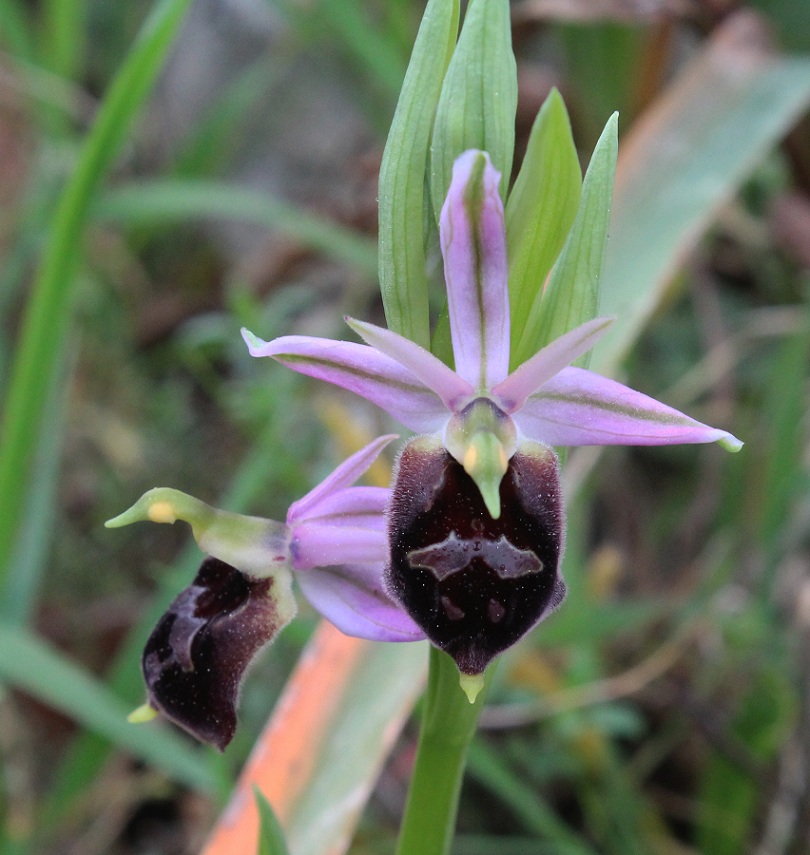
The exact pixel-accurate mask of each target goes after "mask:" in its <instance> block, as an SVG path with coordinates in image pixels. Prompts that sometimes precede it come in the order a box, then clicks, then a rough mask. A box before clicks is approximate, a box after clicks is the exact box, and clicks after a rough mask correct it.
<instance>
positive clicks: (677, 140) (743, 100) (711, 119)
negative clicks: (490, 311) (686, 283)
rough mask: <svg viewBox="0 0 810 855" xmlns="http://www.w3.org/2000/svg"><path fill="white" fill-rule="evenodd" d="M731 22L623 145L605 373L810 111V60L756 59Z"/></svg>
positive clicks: (605, 279)
mask: <svg viewBox="0 0 810 855" xmlns="http://www.w3.org/2000/svg"><path fill="white" fill-rule="evenodd" d="M734 21H736V19H730V23H729V25H727V27H726V28H725V29H724V30H723V31H722V36H723V37H722V38H719V37H718V38H716V39H714V41H713V43H712V44H710V46H709V47H708V48H706V49H705V50H704V51H703V53H702V54H701V55H700V56H699V57H698V58H697V59H695V60H694V61H693V63H692V66H691V67H690V68H688V69H687V70H686V71H685V72H684V73H683V74H682V76H681V78H680V80H679V81H678V82H676V83H675V84H674V85H673V87H672V88H671V89H670V91H669V92H668V93H667V96H666V98H665V99H662V100H661V103H660V105H659V108H658V109H656V110H654V111H650V112H649V113H648V114H646V115H645V116H642V117H641V118H640V119H639V120H638V122H637V124H636V125H634V126H633V128H631V130H630V133H629V134H628V136H627V137H626V138H625V139H624V140H623V144H622V156H621V159H620V163H619V173H618V175H619V180H618V182H617V188H616V199H615V202H614V206H613V225H612V227H611V236H610V243H609V245H608V251H607V255H606V258H605V269H604V273H603V276H602V289H601V309H600V310H601V311H602V312H604V313H605V314H611V315H614V314H615V315H616V316H617V321H616V323H615V324H614V326H613V329H612V330H611V332H610V334H609V335H607V336H606V337H605V338H604V339H603V340H602V341H600V342H599V343H598V344H597V346H596V347H595V348H594V351H593V358H592V362H591V367H592V368H593V369H594V370H598V371H599V372H600V373H603V374H611V373H613V372H615V370H616V368H617V367H618V365H619V363H620V362H621V360H622V359H623V358H624V356H625V355H626V354H627V352H628V351H629V349H630V348H631V347H632V345H633V343H634V342H635V340H636V338H637V337H638V335H639V333H640V331H641V330H642V329H643V327H644V325H645V324H646V323H647V321H648V320H649V318H650V316H651V315H652V314H653V312H654V311H655V309H656V307H657V306H658V304H659V303H660V300H661V298H662V296H663V293H664V291H665V289H666V287H667V285H668V284H669V282H670V281H671V279H672V276H673V274H674V273H675V271H676V270H677V268H678V264H679V263H680V261H681V259H682V258H683V256H684V254H685V253H686V252H688V251H689V249H690V248H691V247H692V246H694V244H695V242H696V240H697V239H698V237H699V236H700V235H701V234H702V232H703V231H704V230H705V228H706V227H707V225H708V224H709V223H710V221H711V218H712V216H713V215H714V213H715V212H716V211H717V209H718V208H719V207H720V206H721V205H722V204H723V203H724V202H726V200H727V199H728V198H729V197H730V196H731V195H732V194H733V193H734V192H735V190H736V189H737V188H738V187H739V186H740V184H741V183H742V181H743V180H744V179H745V178H746V177H747V176H748V175H750V173H751V171H752V169H753V168H754V166H755V165H756V164H757V163H758V162H759V161H760V160H761V159H762V158H763V157H764V156H765V154H766V153H767V151H768V150H769V149H770V148H771V147H772V146H773V145H774V144H775V143H776V142H777V141H778V140H779V139H781V137H782V136H783V135H784V134H785V133H786V131H787V130H788V129H789V128H790V127H791V125H792V124H793V123H794V122H795V121H796V119H797V118H798V117H799V116H800V115H801V114H802V112H803V111H804V110H806V109H807V105H808V103H810V60H808V59H806V58H802V59H798V58H788V59H785V58H779V59H777V58H774V57H771V56H767V55H766V56H760V55H758V52H757V51H756V50H754V49H752V47H751V46H752V44H756V43H757V41H756V40H755V39H752V38H751V35H750V30H749V29H748V28H747V27H746V26H745V22H743V21H740V22H739V24H740V32H739V33H736V32H733V31H730V30H731V26H732V24H733V23H734ZM749 23H750V21H749ZM729 68H736V69H738V70H739V71H738V73H735V74H729V73H728V69H729Z"/></svg>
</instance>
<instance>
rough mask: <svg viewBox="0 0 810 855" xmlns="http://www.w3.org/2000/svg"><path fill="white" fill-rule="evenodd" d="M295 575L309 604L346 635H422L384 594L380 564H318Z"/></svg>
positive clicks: (397, 638) (382, 637)
mask: <svg viewBox="0 0 810 855" xmlns="http://www.w3.org/2000/svg"><path fill="white" fill-rule="evenodd" d="M296 578H297V580H298V583H299V585H300V587H301V591H302V593H303V594H304V596H305V597H306V598H307V599H308V600H309V601H310V603H312V605H313V606H314V607H315V608H316V609H317V610H318V611H319V612H320V613H321V614H322V615H323V616H324V617H325V618H327V619H328V620H329V621H331V622H332V623H333V624H334V625H335V626H336V627H337V628H338V629H339V630H340V631H341V632H343V633H345V634H346V635H353V636H357V637H359V638H369V639H371V640H373V641H419V640H420V639H423V638H424V637H425V634H424V633H423V632H422V630H421V629H419V627H418V626H417V625H416V624H415V623H414V622H413V621H412V620H411V618H410V617H409V616H408V615H407V614H406V613H405V611H403V610H402V608H400V606H399V605H398V604H396V603H394V601H393V600H391V599H390V597H389V596H388V595H387V594H386V592H385V590H384V588H383V585H382V564H377V565H371V566H369V565H354V566H352V565H348V566H347V565H343V566H337V567H318V568H313V569H312V570H308V571H307V572H306V573H299V574H298V576H297V577H296Z"/></svg>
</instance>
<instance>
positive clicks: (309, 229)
mask: <svg viewBox="0 0 810 855" xmlns="http://www.w3.org/2000/svg"><path fill="white" fill-rule="evenodd" d="M93 213H94V215H95V216H96V217H97V218H99V219H102V220H113V221H115V222H119V223H123V224H125V225H128V226H139V225H140V226H143V225H148V226H156V225H164V224H166V223H173V222H178V221H180V222H182V221H185V220H190V219H211V218H217V217H219V218H229V219H235V220H243V221H246V222H251V223H257V224H258V225H262V226H264V227H265V228H268V229H277V230H279V231H281V232H284V233H285V234H288V235H290V236H291V237H294V238H295V239H296V240H299V241H301V243H302V244H305V245H306V246H309V247H312V249H316V250H318V251H320V252H325V253H328V254H330V255H332V256H334V257H336V258H340V259H341V260H343V261H345V262H347V263H349V264H351V265H353V266H355V267H357V268H358V269H359V270H363V271H365V272H366V273H368V274H369V275H371V276H374V275H375V274H376V272H377V254H376V250H375V247H374V241H373V240H371V239H370V238H366V237H364V236H362V235H360V234H358V233H357V232H354V231H352V230H351V229H348V228H344V227H343V226H340V225H337V224H336V223H332V222H330V221H328V220H326V219H323V218H320V217H316V216H314V215H313V214H308V213H306V212H305V211H303V210H301V209H300V208H298V207H296V206H295V205H291V204H289V203H288V202H283V201H281V200H279V199H276V198H274V197H272V196H270V195H268V194H266V193H257V192H256V191H254V190H247V189H243V188H240V187H234V186H233V185H230V184H224V183H219V182H215V181H187V180H183V179H176V180H173V179H168V180H165V181H149V182H142V183H139V184H134V185H130V186H129V187H120V188H118V189H115V190H110V191H108V192H107V193H106V194H105V195H104V196H102V197H101V198H100V199H99V201H98V203H97V205H96V206H95V207H94V209H93Z"/></svg>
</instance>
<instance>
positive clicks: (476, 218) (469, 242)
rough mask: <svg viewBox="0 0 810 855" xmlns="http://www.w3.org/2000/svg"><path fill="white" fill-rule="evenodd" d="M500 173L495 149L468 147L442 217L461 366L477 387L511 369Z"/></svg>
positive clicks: (452, 320) (457, 356) (455, 168)
mask: <svg viewBox="0 0 810 855" xmlns="http://www.w3.org/2000/svg"><path fill="white" fill-rule="evenodd" d="M500 177H501V176H500V173H499V172H498V171H497V170H496V169H495V168H494V167H493V166H492V164H491V162H490V160H489V155H488V154H486V153H485V152H480V151H467V152H464V154H462V155H461V156H460V157H459V158H458V159H457V160H456V162H455V163H454V164H453V180H452V182H451V184H450V189H449V190H448V193H447V199H446V201H445V203H444V207H443V208H442V213H441V218H440V222H439V233H440V237H441V246H442V255H443V256H444V278H445V281H446V282H447V301H448V308H449V312H450V332H451V335H452V340H453V355H454V357H455V362H456V371H457V372H458V374H459V375H461V377H463V378H464V379H465V380H466V381H467V382H469V383H471V384H472V385H473V386H474V387H475V388H476V390H477V391H479V392H484V391H486V390H488V389H490V388H491V387H492V386H494V385H495V384H496V383H499V382H500V381H501V380H503V379H504V377H506V375H507V373H508V371H509V281H508V271H507V261H506V229H505V227H504V217H503V203H502V202H501V197H500V195H499V194H498V182H499V181H500Z"/></svg>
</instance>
